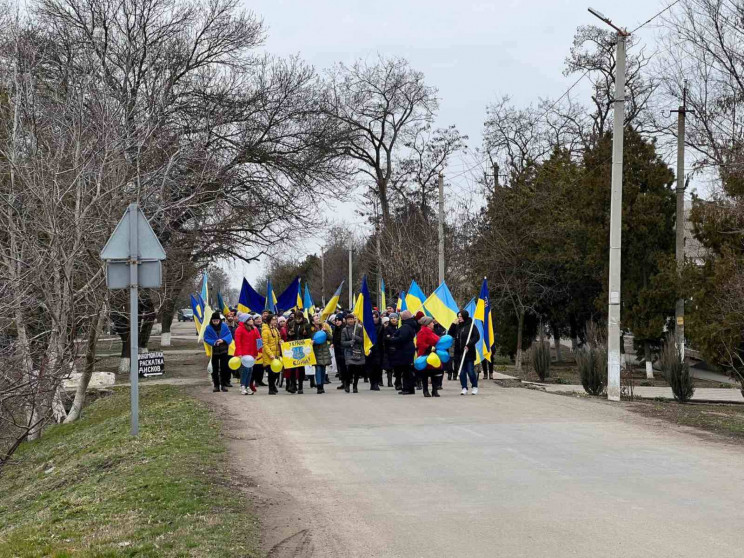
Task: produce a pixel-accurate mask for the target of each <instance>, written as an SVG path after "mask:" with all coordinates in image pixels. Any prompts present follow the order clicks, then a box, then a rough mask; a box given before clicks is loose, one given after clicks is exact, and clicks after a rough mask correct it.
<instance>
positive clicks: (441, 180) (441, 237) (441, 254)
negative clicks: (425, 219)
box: [439, 172, 444, 285]
mask: <svg viewBox="0 0 744 558" xmlns="http://www.w3.org/2000/svg"><path fill="white" fill-rule="evenodd" d="M442 283H444V175H443V174H442V173H441V172H440V173H439V284H440V285H441V284H442Z"/></svg>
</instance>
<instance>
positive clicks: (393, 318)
mask: <svg viewBox="0 0 744 558" xmlns="http://www.w3.org/2000/svg"><path fill="white" fill-rule="evenodd" d="M388 318H390V319H391V320H398V319H400V316H399V315H398V313H397V312H391V313H390V314H389V315H388Z"/></svg>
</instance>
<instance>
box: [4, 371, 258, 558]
mask: <svg viewBox="0 0 744 558" xmlns="http://www.w3.org/2000/svg"><path fill="white" fill-rule="evenodd" d="M140 405H141V407H140V409H141V411H140V412H141V415H140V436H139V437H138V438H132V437H131V436H129V390H126V389H118V390H116V393H115V394H114V395H112V396H110V397H107V398H104V399H100V400H98V401H96V402H95V403H94V404H92V405H91V406H90V407H89V408H87V409H86V411H85V413H84V415H83V418H82V419H81V420H80V421H78V422H76V423H73V424H64V425H59V426H54V427H52V428H50V429H49V430H48V431H46V432H45V434H44V436H43V437H42V438H41V439H40V440H39V441H37V442H33V443H27V444H24V446H23V447H22V448H20V449H19V451H18V452H17V453H16V455H15V456H14V458H13V460H12V461H11V462H10V463H8V464H7V465H6V467H5V468H4V469H3V470H2V472H1V473H0V474H1V476H0V495H1V496H0V556H19V557H31V556H52V557H55V558H62V557H68V556H76V557H77V556H82V557H87V556H96V557H118V556H138V557H139V556H158V557H160V556H200V557H201V556H219V557H222V556H226V557H227V556H259V554H260V553H259V550H258V549H259V544H258V525H257V521H256V519H255V517H253V516H251V515H250V514H249V513H248V511H247V505H246V502H245V500H244V499H243V498H242V497H241V495H240V494H239V493H237V491H235V490H234V489H233V488H232V487H231V486H230V484H229V475H228V473H227V462H226V453H225V447H224V445H223V444H222V443H221V442H220V439H221V438H220V436H219V424H218V422H217V420H216V419H215V417H214V416H213V415H212V414H211V412H210V411H209V410H208V409H207V408H206V407H205V406H204V405H203V404H201V403H199V402H197V401H196V400H194V399H192V398H190V397H188V396H187V395H186V394H184V393H182V392H181V391H179V390H178V389H176V388H173V387H169V386H142V389H141V391H140Z"/></svg>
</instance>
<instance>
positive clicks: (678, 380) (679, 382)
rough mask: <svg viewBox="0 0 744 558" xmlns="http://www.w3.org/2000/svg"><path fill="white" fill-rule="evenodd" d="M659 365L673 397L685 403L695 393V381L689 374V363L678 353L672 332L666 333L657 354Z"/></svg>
mask: <svg viewBox="0 0 744 558" xmlns="http://www.w3.org/2000/svg"><path fill="white" fill-rule="evenodd" d="M659 367H660V368H661V373H662V374H664V379H666V381H667V382H669V385H670V386H671V388H672V393H673V394H674V399H675V400H676V401H678V402H679V403H686V402H688V401H689V400H690V399H692V395H693V394H694V393H695V383H694V382H693V380H692V376H690V365H689V364H687V363H686V362H685V361H684V360H683V359H682V355H680V353H679V348H678V347H677V341H676V340H675V339H674V336H673V335H672V334H668V335H667V337H666V342H665V343H664V347H663V348H662V349H661V355H660V356H659Z"/></svg>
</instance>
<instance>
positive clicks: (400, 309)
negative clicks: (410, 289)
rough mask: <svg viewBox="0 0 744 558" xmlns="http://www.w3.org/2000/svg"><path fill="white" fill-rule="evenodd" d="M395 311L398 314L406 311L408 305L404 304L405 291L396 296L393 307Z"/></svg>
mask: <svg viewBox="0 0 744 558" xmlns="http://www.w3.org/2000/svg"><path fill="white" fill-rule="evenodd" d="M395 310H396V312H398V314H400V313H401V312H403V310H408V305H407V304H406V291H400V294H399V295H398V302H397V304H396V305H395Z"/></svg>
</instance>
